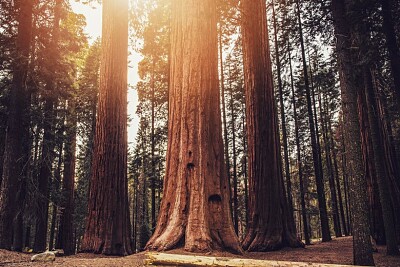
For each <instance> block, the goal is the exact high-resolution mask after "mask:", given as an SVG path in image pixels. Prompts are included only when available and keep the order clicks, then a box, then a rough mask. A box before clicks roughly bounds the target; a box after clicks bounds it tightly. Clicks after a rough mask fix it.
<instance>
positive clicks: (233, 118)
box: [229, 81, 239, 234]
mask: <svg viewBox="0 0 400 267" xmlns="http://www.w3.org/2000/svg"><path fill="white" fill-rule="evenodd" d="M229 94H230V106H231V131H232V161H233V225H234V227H235V232H236V234H238V233H239V199H238V179H237V152H236V115H235V106H234V105H235V103H234V96H233V88H232V83H231V81H229Z"/></svg>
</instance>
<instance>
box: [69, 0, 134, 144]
mask: <svg viewBox="0 0 400 267" xmlns="http://www.w3.org/2000/svg"><path fill="white" fill-rule="evenodd" d="M70 4H71V6H72V10H73V11H74V12H75V13H77V14H82V15H84V16H85V17H86V23H87V24H86V29H85V32H86V34H87V35H88V37H89V43H93V42H94V41H95V40H96V39H97V38H98V37H100V36H101V21H102V20H101V14H102V10H101V5H99V4H97V3H92V4H86V5H85V4H82V3H78V2H76V1H75V0H70ZM130 54H131V55H130V57H129V69H128V83H129V86H130V88H129V91H128V115H129V118H130V119H131V121H130V122H129V124H128V143H129V146H130V147H132V145H134V142H135V138H136V133H137V131H138V125H139V118H138V116H137V115H136V107H137V104H138V97H137V92H136V90H134V89H133V88H132V87H134V86H136V84H137V82H138V81H139V75H138V63H139V61H140V60H141V59H142V57H141V55H140V54H139V53H137V52H135V51H133V49H130Z"/></svg>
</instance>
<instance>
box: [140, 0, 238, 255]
mask: <svg viewBox="0 0 400 267" xmlns="http://www.w3.org/2000/svg"><path fill="white" fill-rule="evenodd" d="M171 10H172V24H171V25H172V33H171V53H170V55H171V70H170V73H171V75H170V87H169V121H168V149H167V163H166V175H165V178H164V191H163V200H162V203H161V209H160V213H159V217H158V222H157V227H156V230H155V232H154V234H153V236H152V238H151V239H150V241H149V242H148V243H147V249H150V250H153V249H157V250H167V249H171V248H174V247H177V246H180V245H183V246H184V248H185V249H186V250H188V251H210V250H214V249H226V250H231V251H233V252H241V248H240V245H239V241H238V238H237V237H236V235H235V232H234V229H233V224H232V220H231V215H230V208H229V188H228V180H227V177H226V169H225V165H224V154H223V153H224V148H223V143H222V127H221V112H220V107H219V105H220V97H219V90H218V46H217V16H216V14H217V13H216V1H213V0H204V1H196V0H174V1H172V9H171Z"/></svg>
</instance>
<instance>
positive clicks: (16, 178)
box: [0, 0, 33, 249]
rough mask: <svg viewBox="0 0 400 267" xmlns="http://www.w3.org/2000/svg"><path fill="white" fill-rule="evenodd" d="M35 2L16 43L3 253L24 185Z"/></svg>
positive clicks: (2, 202) (28, 6)
mask: <svg viewBox="0 0 400 267" xmlns="http://www.w3.org/2000/svg"><path fill="white" fill-rule="evenodd" d="M32 9H33V1H32V0H27V1H25V2H24V4H23V5H21V7H20V10H19V15H18V23H19V24H18V36H17V39H16V55H17V57H16V61H15V63H14V64H15V65H14V72H13V80H12V89H11V95H10V105H9V110H8V112H9V113H8V120H7V130H6V139H5V148H4V154H3V158H2V159H3V171H2V173H0V175H1V176H2V179H0V180H2V182H1V183H0V185H1V188H0V192H1V193H0V249H11V246H12V243H13V240H12V236H13V224H14V219H15V217H16V215H17V214H18V212H21V211H19V210H18V208H19V204H18V196H17V192H18V189H19V188H20V185H21V183H23V181H22V179H23V177H21V173H22V162H21V160H20V159H21V158H22V154H21V153H22V142H21V140H22V139H23V135H24V134H23V124H22V123H21V122H23V121H24V114H23V112H24V109H25V107H24V104H25V98H26V78H27V72H28V66H29V50H30V44H31V33H32Z"/></svg>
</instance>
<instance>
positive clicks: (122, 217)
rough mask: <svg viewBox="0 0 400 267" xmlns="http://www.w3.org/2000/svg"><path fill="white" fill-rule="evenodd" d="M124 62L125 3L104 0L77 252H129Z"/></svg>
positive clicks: (108, 253) (125, 75) (125, 76)
mask: <svg viewBox="0 0 400 267" xmlns="http://www.w3.org/2000/svg"><path fill="white" fill-rule="evenodd" d="M127 60H128V1H127V0H119V1H115V0H105V1H103V37H102V59H101V68H100V88H99V100H98V109H97V119H96V132H95V141H94V151H93V164H92V177H91V183H90V194H89V204H88V218H87V225H86V230H85V234H84V237H83V240H82V246H81V250H82V251H87V252H94V253H102V254H107V255H127V254H131V253H132V249H131V240H130V237H131V227H130V218H129V204H128V184H127V152H128V151H127V64H128V62H127Z"/></svg>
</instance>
